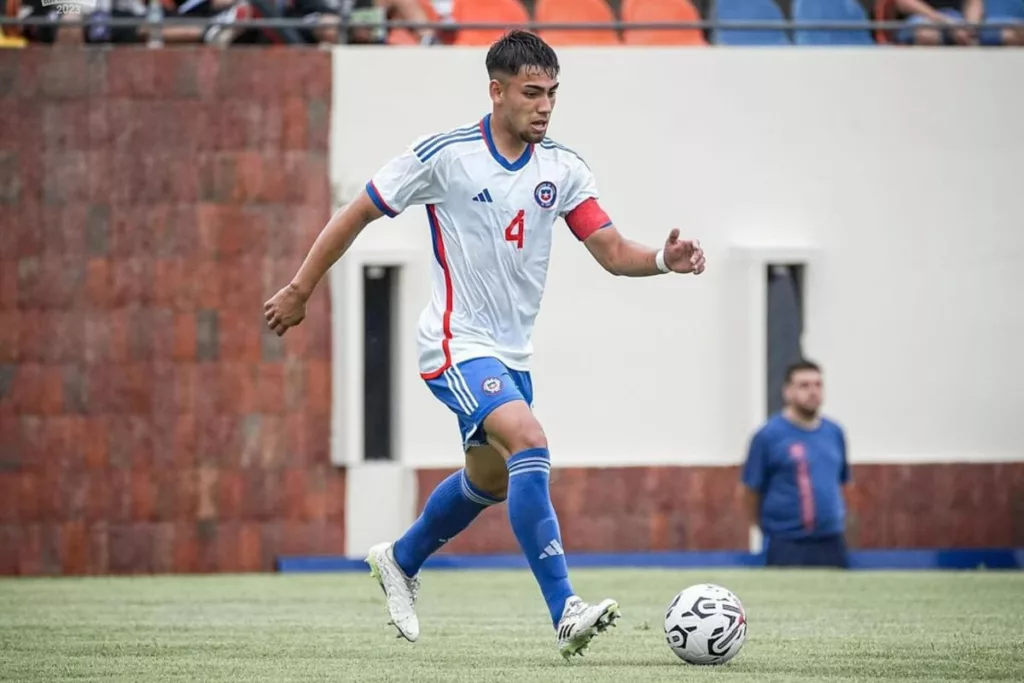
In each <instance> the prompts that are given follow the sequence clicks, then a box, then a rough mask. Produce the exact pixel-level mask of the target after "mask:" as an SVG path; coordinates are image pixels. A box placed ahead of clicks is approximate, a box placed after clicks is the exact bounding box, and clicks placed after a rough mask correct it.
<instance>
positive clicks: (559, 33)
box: [533, 0, 622, 45]
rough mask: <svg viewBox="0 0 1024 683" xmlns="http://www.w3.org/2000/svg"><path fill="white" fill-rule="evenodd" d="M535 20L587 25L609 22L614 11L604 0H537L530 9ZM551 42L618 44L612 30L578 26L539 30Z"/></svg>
mask: <svg viewBox="0 0 1024 683" xmlns="http://www.w3.org/2000/svg"><path fill="white" fill-rule="evenodd" d="M533 13H534V17H535V18H536V20H537V22H538V23H544V22H547V23H559V24H590V23H611V22H613V21H615V14H614V13H613V12H612V8H611V7H609V6H608V3H607V2H605V0H537V4H536V6H535V7H534V10H533ZM539 35H540V37H541V38H543V39H544V40H545V41H546V42H548V43H549V44H551V45H619V44H621V42H622V41H621V40H620V39H619V34H618V32H617V31H615V30H613V29H579V30H575V31H570V30H559V29H555V30H547V31H540V32H539Z"/></svg>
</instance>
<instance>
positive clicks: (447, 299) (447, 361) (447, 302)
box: [420, 204, 455, 379]
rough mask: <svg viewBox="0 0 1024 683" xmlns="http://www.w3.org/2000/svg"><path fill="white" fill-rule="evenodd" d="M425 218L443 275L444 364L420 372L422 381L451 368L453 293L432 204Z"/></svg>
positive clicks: (439, 226)
mask: <svg viewBox="0 0 1024 683" xmlns="http://www.w3.org/2000/svg"><path fill="white" fill-rule="evenodd" d="M427 216H428V218H429V219H430V232H431V235H432V237H433V238H434V253H435V254H436V255H437V263H438V264H439V265H440V266H441V272H443V273H444V317H443V318H442V319H441V320H442V322H441V329H442V330H443V331H444V338H443V339H442V340H441V350H442V351H444V364H443V365H442V366H441V367H440V368H438V369H437V370H434V371H433V372H421V373H420V377H422V378H423V379H436V378H438V377H440V376H441V375H442V374H443V373H444V371H445V370H447V369H448V368H450V367H451V366H452V352H451V350H450V349H449V348H448V345H449V342H451V338H452V303H453V299H454V296H455V293H454V292H453V291H452V274H451V271H449V270H448V257H447V256H446V255H445V253H444V240H443V239H442V238H441V224H440V223H438V222H437V209H436V208H435V207H434V205H433V204H428V205H427Z"/></svg>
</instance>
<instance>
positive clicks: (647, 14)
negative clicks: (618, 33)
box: [622, 0, 707, 45]
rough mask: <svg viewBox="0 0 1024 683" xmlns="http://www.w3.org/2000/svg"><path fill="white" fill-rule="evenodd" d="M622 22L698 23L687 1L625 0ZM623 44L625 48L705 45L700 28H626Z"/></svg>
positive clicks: (691, 5)
mask: <svg viewBox="0 0 1024 683" xmlns="http://www.w3.org/2000/svg"><path fill="white" fill-rule="evenodd" d="M622 20H623V21H633V22H642V23H645V24H656V23H660V22H665V23H668V22H681V21H700V13H699V12H697V8H696V7H694V6H693V3H692V2H690V0H625V1H624V2H623V3H622ZM623 42H625V43H626V44H627V45H707V41H706V40H705V39H704V33H703V31H701V30H700V29H666V30H661V31H655V30H644V29H626V30H625V31H623Z"/></svg>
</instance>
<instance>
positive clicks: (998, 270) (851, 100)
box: [331, 47, 1024, 486]
mask: <svg viewBox="0 0 1024 683" xmlns="http://www.w3.org/2000/svg"><path fill="white" fill-rule="evenodd" d="M334 54H335V60H334V66H335V70H334V107H333V112H334V114H333V120H332V124H331V125H332V130H331V136H332V137H331V149H332V153H331V173H332V178H333V181H334V182H335V183H336V184H337V186H338V188H339V191H340V193H341V195H342V196H343V197H351V196H353V195H354V193H355V192H357V191H359V189H360V188H362V186H363V184H364V183H365V182H366V180H367V178H368V177H369V176H370V174H372V173H373V172H374V171H375V170H376V168H377V167H378V166H379V165H381V164H382V163H384V162H385V161H386V160H387V159H388V158H389V157H390V156H392V155H395V154H398V153H399V152H400V151H401V150H402V149H403V148H404V147H405V146H406V145H407V144H408V143H409V142H410V141H411V140H412V139H413V138H415V137H416V136H418V135H421V134H425V133H433V132H441V131H444V130H447V129H450V128H453V127H456V126H458V125H461V124H463V123H468V122H473V121H475V120H477V119H478V118H479V117H481V116H482V115H483V114H485V113H486V112H487V111H488V109H489V100H488V99H487V75H486V72H485V70H484V65H483V59H484V51H482V50H475V49H436V48H435V49H428V48H401V49H399V48H382V49H375V48H366V47H359V48H337V49H336V51H335V53H334ZM560 58H561V62H562V79H561V80H562V87H561V94H560V101H559V103H558V106H557V108H556V111H555V116H554V122H553V126H552V129H551V136H552V137H553V138H555V139H556V140H558V141H559V142H561V143H563V144H565V145H567V146H569V147H571V148H573V149H575V150H576V151H577V152H579V153H580V154H581V155H582V156H583V157H584V158H585V159H586V160H587V162H588V163H589V165H590V166H591V168H592V169H593V170H594V172H595V174H596V176H597V180H598V183H599V187H600V189H601V190H602V193H603V197H602V204H603V205H604V207H605V208H606V210H607V211H608V212H609V213H610V214H611V216H612V218H613V219H614V220H615V221H616V223H617V224H618V225H619V227H620V229H621V230H623V231H624V232H625V233H626V234H627V235H628V236H630V237H632V238H634V239H639V240H643V241H646V242H649V243H651V244H652V245H653V244H657V243H660V242H661V241H663V240H664V237H665V235H666V234H667V232H668V231H669V229H671V228H672V227H680V228H681V229H682V231H683V233H684V234H685V235H688V236H693V237H698V238H700V239H701V241H702V243H703V245H704V247H705V249H706V251H707V254H708V264H709V265H708V270H707V272H706V273H705V274H704V275H703V276H701V277H700V278H694V277H682V276H675V277H672V276H665V277H657V278H651V279H646V280H628V279H622V278H613V277H611V276H609V275H607V274H606V273H605V272H604V271H602V270H601V268H600V267H599V266H598V265H597V264H596V263H594V262H593V261H592V260H591V258H590V256H589V255H588V253H587V252H586V250H585V248H584V247H582V246H581V245H580V244H579V243H577V242H576V240H575V238H573V237H572V235H571V234H570V233H569V231H568V228H565V227H564V225H563V224H561V223H560V224H559V228H560V231H559V233H558V235H557V237H556V240H555V248H554V254H553V262H552V267H551V272H550V277H549V282H548V290H547V295H546V299H545V306H544V309H543V310H542V312H541V316H540V319H539V322H538V327H537V330H536V337H535V346H536V349H537V353H536V357H535V365H534V382H535V387H536V393H537V397H536V408H537V412H538V414H539V416H540V418H541V419H542V421H543V423H544V425H545V427H546V429H547V432H548V436H549V439H550V442H551V447H552V450H553V455H554V459H555V461H556V463H557V464H558V465H577V466H579V465H588V466H589V465H606V464H620V465H621V464H657V463H672V464H690V463H693V464H697V463H700V464H723V465H725V464H734V463H737V462H739V461H740V459H741V458H742V457H743V454H744V447H745V444H746V440H747V438H748V436H749V433H750V430H751V429H753V428H754V427H755V426H756V425H757V423H758V421H759V419H760V418H761V417H762V416H763V411H764V408H763V395H764V379H763V378H764V374H765V370H764V356H765V352H764V336H763V327H764V318H763V316H764V310H765V307H764V296H765V294H764V289H763V284H762V283H763V275H762V271H763V266H764V263H766V262H772V261H773V260H775V259H782V260H785V259H790V258H795V259H799V260H804V261H806V262H808V264H809V265H808V268H809V271H808V280H807V284H806V291H807V296H808V304H807V305H808V310H807V319H806V330H807V332H806V337H805V349H806V350H807V351H808V353H809V355H810V356H811V357H813V358H815V359H818V360H820V361H821V362H822V363H823V364H824V366H825V368H826V390H827V392H828V395H827V403H826V407H827V410H828V412H829V413H831V414H832V415H834V416H835V417H837V418H838V419H840V420H841V421H842V422H843V423H844V424H845V426H846V427H847V429H848V432H849V438H850V448H851V458H852V459H853V461H854V462H869V461H870V462H915V461H942V460H957V461H974V460H1004V459H1005V460H1020V459H1022V458H1024V451H1022V450H1021V441H1022V437H1024V422H1022V415H1024V389H1022V386H1024V360H1022V357H1024V342H1022V341H1021V340H1022V339H1024V300H1022V298H1021V297H1024V225H1022V217H1024V212H1022V210H1021V206H1022V205H1021V202H1020V196H1021V194H1022V193H1024V166H1022V163H1021V162H1022V159H1024V133H1022V119H1021V115H1022V112H1024V52H1021V51H1011V50H1006V51H991V50H964V49H957V50H938V51H930V50H888V49H877V50H863V49H858V50H849V51H848V50H842V49H829V50H825V51H818V50H812V49H791V50H766V49H749V50H743V49H728V50H727V49H692V50H657V49H625V48H621V49H614V50H600V49H575V50H568V49H563V50H560ZM432 258H433V254H432V251H431V247H430V241H429V233H428V228H427V222H426V216H425V212H424V211H423V210H421V209H419V208H417V209H411V210H409V211H408V212H407V214H405V215H403V216H400V217H399V218H397V219H395V220H387V219H382V220H381V221H379V222H377V223H375V224H373V225H372V226H371V228H370V229H369V230H368V231H367V232H366V233H364V235H363V236H362V237H361V238H360V240H359V241H358V242H357V244H356V246H355V248H354V250H353V252H352V254H351V257H350V258H348V259H347V261H343V262H342V264H339V266H337V267H336V268H335V269H334V272H333V274H332V278H333V286H334V316H335V330H336V332H337V334H336V335H335V338H334V345H335V350H336V353H335V362H334V373H335V375H334V386H335V394H336V401H335V411H336V415H335V421H334V428H335V444H334V449H333V450H334V454H335V459H336V461H337V462H339V463H349V464H355V463H356V462H357V461H358V460H359V458H360V457H361V455H360V454H361V441H360V438H361V436H360V425H361V417H360V413H359V410H360V406H359V396H360V394H361V388H360V384H359V382H360V381H361V374H360V373H361V369H360V368H359V365H358V359H359V357H360V354H361V348H360V347H359V344H360V339H361V336H360V335H359V334H346V333H345V331H346V329H352V326H353V325H355V324H356V321H358V320H359V319H360V317H359V316H360V315H361V313H360V312H359V309H358V306H359V302H360V301H361V298H360V297H361V295H360V294H359V288H358V276H359V269H358V267H357V266H359V265H360V264H361V263H362V262H368V263H392V262H394V263H402V264H404V265H405V266H406V268H405V272H404V273H403V284H402V288H401V306H402V313H401V316H400V317H401V323H402V325H404V328H403V329H402V337H401V343H402V347H401V350H400V363H401V365H400V368H399V377H400V379H399V384H398V392H399V397H400V402H399V405H398V406H397V416H398V420H399V424H400V425H401V428H400V433H399V435H398V437H399V438H398V455H399V459H400V467H399V468H398V469H396V470H395V472H394V476H395V478H396V481H395V484H394V485H395V486H407V485H408V470H409V469H410V468H416V467H431V466H448V465H457V464H458V463H460V462H461V459H462V455H461V452H460V448H459V439H458V432H457V428H456V423H455V418H454V417H453V416H452V415H451V414H450V413H449V412H448V410H447V409H446V408H445V407H444V406H442V405H441V404H440V403H438V402H437V401H436V400H435V399H434V398H433V397H432V396H431V394H430V393H429V392H428V390H427V389H426V387H425V386H424V384H423V382H422V380H420V379H419V376H418V374H417V369H416V356H415V354H416V350H415V341H414V326H415V324H416V318H417V316H418V315H419V312H420V308H421V307H422V306H423V305H424V303H425V302H426V301H427V298H428V289H427V288H428V286H429V280H428V275H429V267H430V265H429V264H430V260H431V259H432ZM591 368H596V370H595V371H593V372H591Z"/></svg>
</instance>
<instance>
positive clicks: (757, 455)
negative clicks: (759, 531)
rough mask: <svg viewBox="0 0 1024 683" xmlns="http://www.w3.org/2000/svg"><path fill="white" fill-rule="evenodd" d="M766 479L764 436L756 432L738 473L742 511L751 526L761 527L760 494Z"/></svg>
mask: <svg viewBox="0 0 1024 683" xmlns="http://www.w3.org/2000/svg"><path fill="white" fill-rule="evenodd" d="M767 479H768V454H767V449H766V446H765V434H764V431H763V430H758V431H757V432H755V433H754V436H753V437H752V438H751V439H750V444H749V445H748V446H747V457H746V459H745V460H744V462H743V469H742V471H741V472H740V487H741V488H742V489H743V511H744V513H745V514H746V516H747V522H748V523H749V524H750V525H751V526H755V527H758V528H760V526H761V493H762V491H764V489H765V484H766V482H767Z"/></svg>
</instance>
